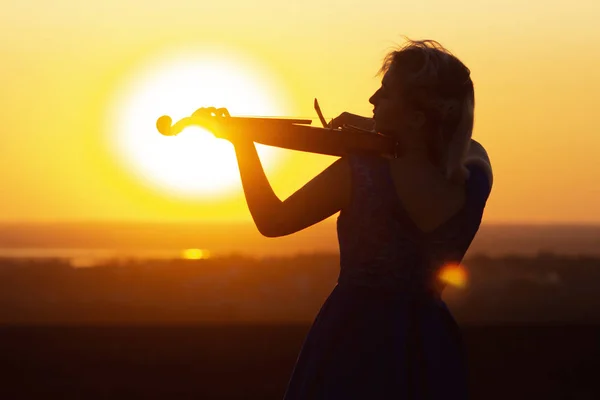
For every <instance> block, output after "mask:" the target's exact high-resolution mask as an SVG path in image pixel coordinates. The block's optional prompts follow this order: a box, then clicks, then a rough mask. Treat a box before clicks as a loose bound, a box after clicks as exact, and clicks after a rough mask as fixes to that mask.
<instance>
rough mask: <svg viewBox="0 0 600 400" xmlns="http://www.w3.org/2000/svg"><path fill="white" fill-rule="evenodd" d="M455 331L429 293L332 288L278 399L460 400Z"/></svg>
mask: <svg viewBox="0 0 600 400" xmlns="http://www.w3.org/2000/svg"><path fill="white" fill-rule="evenodd" d="M466 398H467V367H466V357H465V349H464V346H463V344H462V341H461V333H460V330H459V328H458V326H457V324H456V322H455V320H454V318H453V317H452V315H451V314H450V311H449V310H448V308H447V306H446V304H445V303H444V302H443V301H442V300H441V299H440V298H436V297H434V296H430V295H417V294H414V293H407V292H406V291H400V290H393V289H389V288H388V289H382V288H376V287H366V286H356V285H351V284H338V285H336V286H335V288H334V289H333V291H332V292H331V294H330V295H329V297H328V298H327V300H326V301H325V303H324V304H323V306H322V307H321V309H320V311H319V313H318V315H317V317H316V318H315V320H314V322H313V325H312V327H311V329H310V331H309V333H308V335H307V336H306V338H305V340H304V343H303V345H302V349H301V351H300V354H299V356H298V359H297V361H296V365H295V367H294V369H293V372H292V376H291V378H290V381H289V383H288V387H287V390H286V393H285V396H284V400H306V399H315V400H317V399H318V400H351V399H356V400H358V399H361V400H362V399H364V400H379V399H419V400H421V399H428V400H429V399H431V400H437V399H440V400H441V399H444V400H447V399H466Z"/></svg>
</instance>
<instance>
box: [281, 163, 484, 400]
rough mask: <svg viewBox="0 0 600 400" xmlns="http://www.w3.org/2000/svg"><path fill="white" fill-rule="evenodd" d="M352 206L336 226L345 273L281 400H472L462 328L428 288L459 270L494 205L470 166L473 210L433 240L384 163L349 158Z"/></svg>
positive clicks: (465, 210)
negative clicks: (447, 271)
mask: <svg viewBox="0 0 600 400" xmlns="http://www.w3.org/2000/svg"><path fill="white" fill-rule="evenodd" d="M348 158H349V162H350V166H351V171H352V199H351V201H350V205H349V206H348V207H346V208H345V209H343V210H341V211H340V214H339V216H338V219H337V231H338V241H339V247H340V273H339V277H338V281H337V284H336V286H335V287H334V289H333V291H332V292H331V294H330V295H329V297H328V298H327V300H326V301H325V303H324V304H323V306H322V307H321V309H320V311H319V313H318V315H317V317H316V318H315V320H314V322H313V324H312V326H311V329H310V331H309V332H308V334H307V336H306V338H305V340H304V343H303V345H302V349H301V351H300V354H299V356H298V359H297V360H296V365H295V367H294V370H293V372H292V376H291V378H290V380H289V383H288V386H287V389H286V392H285V396H284V400H306V399H311V400H312V399H316V400H354V399H356V400H358V399H361V400H379V399H436V400H437V399H444V400H446V399H466V398H467V397H468V396H467V395H468V393H467V366H466V355H465V353H464V348H463V345H462V343H461V335H460V331H459V328H458V326H457V324H456V322H455V320H454V318H453V317H452V315H451V314H450V311H449V310H448V308H447V306H446V304H445V303H444V301H442V299H441V297H440V294H439V293H437V292H436V291H435V290H433V289H432V285H431V284H430V283H431V282H432V281H433V279H434V278H433V277H434V276H435V274H436V273H437V272H438V269H439V268H440V267H441V266H442V265H444V264H446V263H459V262H461V261H462V259H463V257H464V254H465V253H466V251H467V249H468V248H469V245H470V244H471V241H472V240H473V238H474V236H475V234H476V233H477V231H478V229H479V226H480V223H481V218H482V215H483V210H484V207H485V204H486V201H487V198H488V196H489V192H490V189H489V183H488V178H487V176H486V174H485V172H484V171H483V170H482V169H481V167H479V166H477V165H474V164H473V165H468V166H467V168H468V169H469V171H470V176H469V178H468V180H467V182H466V189H465V190H466V200H465V203H464V206H463V207H462V208H461V209H460V211H459V212H458V213H456V214H454V215H453V216H452V217H451V218H450V219H449V220H447V221H446V222H444V223H443V224H442V225H441V226H439V227H438V228H436V229H435V230H434V231H432V232H427V233H424V232H422V231H421V230H420V229H419V228H418V227H417V226H416V225H415V224H414V222H413V221H412V219H411V218H410V216H409V215H408V213H407V212H406V211H405V209H404V208H403V207H402V205H401V202H400V199H399V198H398V196H397V194H396V189H395V186H394V183H393V180H392V175H391V170H390V167H389V162H388V160H387V159H385V158H381V157H375V156H367V155H360V156H358V155H353V156H349V157H348Z"/></svg>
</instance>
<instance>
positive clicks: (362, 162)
mask: <svg viewBox="0 0 600 400" xmlns="http://www.w3.org/2000/svg"><path fill="white" fill-rule="evenodd" d="M349 162H350V166H351V171H352V198H351V202H350V205H349V206H348V207H346V208H345V209H343V210H342V211H341V212H340V215H339V217H338V221H337V224H338V225H337V227H338V240H339V246H340V267H341V270H340V276H339V279H338V282H339V283H340V284H352V285H359V286H377V287H390V288H397V289H400V290H406V291H413V292H414V291H421V290H430V289H431V287H430V284H431V283H432V280H433V279H435V276H436V275H437V272H438V270H439V268H441V267H442V266H443V265H445V264H447V263H452V262H456V263H459V262H461V261H462V259H463V257H464V255H465V253H466V251H467V249H468V248H469V245H470V244H471V242H472V240H473V238H474V236H475V234H476V233H477V231H478V229H479V226H480V223H481V218H482V216H483V210H484V208H485V205H486V202H487V198H488V196H489V183H488V179H487V176H486V175H485V173H484V172H483V171H482V170H481V168H480V167H478V166H476V165H468V166H467V168H468V169H469V171H470V176H469V178H468V180H467V182H466V199H465V203H464V205H463V207H462V208H461V209H460V210H459V211H458V212H457V213H456V214H454V215H453V216H452V217H451V218H450V219H449V220H447V221H445V222H444V223H443V224H442V225H440V226H439V227H437V228H436V229H434V230H433V231H431V232H426V233H424V232H422V231H421V230H420V229H419V228H418V227H417V226H416V225H415V223H414V222H413V220H412V219H411V217H410V216H409V215H408V213H407V212H406V210H405V209H404V207H403V206H402V203H401V202H400V199H399V198H398V197H397V194H396V190H395V187H394V183H393V180H392V176H391V172H390V168H389V163H388V160H387V159H384V158H381V157H373V156H366V155H364V156H351V157H349Z"/></svg>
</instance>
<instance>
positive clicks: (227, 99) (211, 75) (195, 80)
mask: <svg viewBox="0 0 600 400" xmlns="http://www.w3.org/2000/svg"><path fill="white" fill-rule="evenodd" d="M282 86H283V85H281V84H280V82H277V81H276V79H275V78H274V74H273V73H272V72H271V71H268V70H267V68H266V67H265V66H264V65H259V64H257V63H256V62H255V61H253V60H252V59H250V58H248V57H246V58H244V57H242V56H240V55H239V54H235V53H233V52H229V53H225V52H223V51H215V50H214V49H213V50H212V51H208V50H206V49H203V50H201V51H196V52H194V51H190V50H187V51H180V52H177V53H175V52H171V53H167V54H161V55H160V56H158V57H157V58H156V59H155V60H153V61H152V62H148V63H146V66H145V67H144V68H137V69H136V70H135V71H134V72H133V73H132V74H131V76H129V77H127V78H126V79H125V83H124V84H122V85H119V92H118V95H117V96H116V97H117V98H116V99H115V101H114V102H113V106H112V108H111V110H110V112H109V114H110V115H109V117H108V120H109V123H108V128H109V135H108V136H110V138H109V142H110V143H111V147H112V148H113V149H114V150H115V152H116V154H117V155H118V158H119V159H120V160H121V161H122V162H123V163H124V164H126V165H127V166H128V168H127V170H128V171H129V172H131V173H133V174H135V175H136V176H138V177H139V178H140V179H141V181H142V182H144V183H145V184H148V185H150V186H152V187H154V188H157V189H158V190H167V191H168V192H169V193H170V194H172V195H177V196H183V197H200V196H201V197H215V196H216V197H221V196H223V194H224V193H227V192H233V191H235V190H237V189H239V188H240V177H239V171H238V167H237V161H236V157H235V152H234V149H233V146H232V145H231V143H229V142H228V141H225V140H222V139H216V138H215V137H214V136H213V135H212V134H211V133H210V132H208V131H206V130H204V129H202V128H197V127H188V128H186V129H185V130H184V131H183V132H181V133H180V134H179V135H177V136H171V137H168V136H163V135H161V134H160V133H159V132H158V131H157V129H156V120H157V119H158V118H159V117H160V116H162V115H169V116H171V117H172V118H173V122H176V121H177V120H179V119H180V118H183V117H187V116H189V115H191V114H192V113H193V112H194V111H195V110H196V109H198V108H200V107H217V108H220V107H225V108H227V109H228V111H229V113H230V114H231V115H232V116H276V115H279V116H281V115H286V114H287V111H288V109H287V101H286V96H285V93H283V90H282ZM256 147H257V150H258V153H259V155H260V158H261V161H262V163H263V166H264V168H265V169H266V170H269V168H271V167H273V166H274V165H276V164H277V162H278V161H279V160H278V158H279V154H280V153H278V152H277V151H276V149H273V148H270V147H268V146H263V145H259V144H257V145H256Z"/></svg>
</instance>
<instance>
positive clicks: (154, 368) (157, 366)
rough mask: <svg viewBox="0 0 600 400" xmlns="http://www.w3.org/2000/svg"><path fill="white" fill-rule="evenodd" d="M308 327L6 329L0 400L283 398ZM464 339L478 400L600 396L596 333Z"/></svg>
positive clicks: (506, 332) (510, 330)
mask: <svg viewBox="0 0 600 400" xmlns="http://www.w3.org/2000/svg"><path fill="white" fill-rule="evenodd" d="M308 328H309V326H308V325H273V326H267V325H263V326H258V325H257V326H251V325H237V326H236V325H228V326H211V325H204V326H203V325H196V326H137V327H133V326H130V327H127V326H123V327H106V326H105V327H90V326H87V327H66V326H63V327H60V326H55V327H27V326H20V327H18V326H5V327H2V328H0V363H1V368H2V370H1V371H0V380H1V382H0V398H2V399H37V398H39V399H42V398H43V399H47V398H77V399H134V398H143V399H187V398H195V399H281V398H282V396H283V393H284V391H285V387H286V384H287V380H288V378H289V375H290V373H291V371H292V368H293V365H294V362H295V360H296V356H297V354H298V351H299V350H300V346H301V344H302V340H303V338H304V335H305V334H306V332H307V330H308ZM349 334H350V333H349ZM463 335H464V339H465V341H466V344H467V348H468V353H469V360H470V369H471V382H470V384H471V393H472V399H598V398H600V382H599V381H598V373H599V372H600V325H598V326H583V325H570V326H519V327H516V326H468V327H463Z"/></svg>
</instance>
